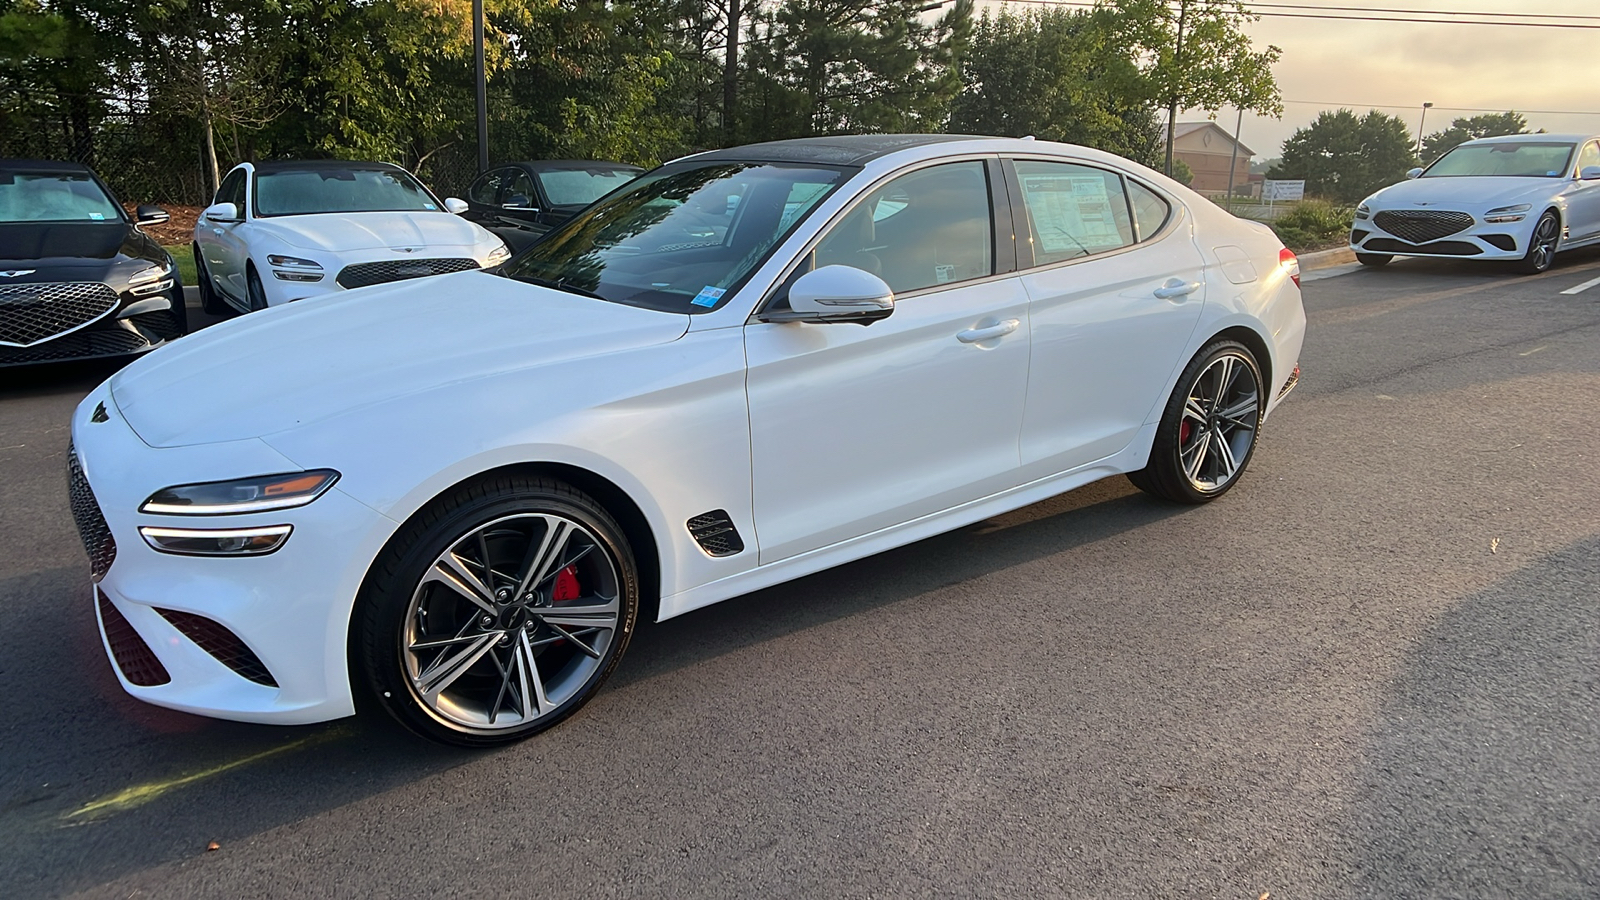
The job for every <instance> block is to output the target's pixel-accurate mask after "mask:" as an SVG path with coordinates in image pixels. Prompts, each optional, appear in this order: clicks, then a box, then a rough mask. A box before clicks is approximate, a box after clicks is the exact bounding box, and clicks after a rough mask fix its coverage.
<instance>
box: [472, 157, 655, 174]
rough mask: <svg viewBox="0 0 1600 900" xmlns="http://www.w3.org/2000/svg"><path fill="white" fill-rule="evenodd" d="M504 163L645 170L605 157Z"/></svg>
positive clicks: (562, 167)
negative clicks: (611, 160) (605, 158)
mask: <svg viewBox="0 0 1600 900" xmlns="http://www.w3.org/2000/svg"><path fill="white" fill-rule="evenodd" d="M502 165H507V166H524V167H526V168H529V169H623V170H627V171H630V172H643V171H644V169H641V168H640V167H638V166H634V165H629V164H628V163H619V162H610V161H608V160H604V159H524V160H519V161H517V162H508V163H503V164H502ZM492 168H499V167H498V166H495V167H492Z"/></svg>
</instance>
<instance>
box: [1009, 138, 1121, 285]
mask: <svg viewBox="0 0 1600 900" xmlns="http://www.w3.org/2000/svg"><path fill="white" fill-rule="evenodd" d="M1016 168H1017V180H1018V181H1019V182H1020V183H1021V186H1022V202H1023V205H1024V206H1025V207H1026V208H1027V210H1028V224H1029V227H1030V229H1031V231H1032V234H1031V236H1030V237H1031V240H1032V242H1033V256H1034V262H1035V264H1037V265H1048V264H1050V263H1057V262H1063V261H1066V260H1069V259H1078V258H1079V257H1084V256H1092V255H1094V254H1096V253H1105V252H1107V251H1109V250H1117V249H1120V248H1122V247H1126V246H1128V245H1130V244H1132V243H1133V241H1134V238H1133V224H1132V222H1131V221H1130V220H1129V216H1128V200H1127V197H1126V196H1125V195H1124V194H1123V191H1122V178H1121V177H1120V176H1118V175H1116V174H1115V173H1113V172H1107V171H1106V170H1104V169H1095V168H1091V167H1089V166H1080V165H1075V164H1073V163H1052V162H1038V161H1036V160H1017V162H1016Z"/></svg>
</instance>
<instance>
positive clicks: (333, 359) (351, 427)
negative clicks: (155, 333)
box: [69, 135, 1305, 745]
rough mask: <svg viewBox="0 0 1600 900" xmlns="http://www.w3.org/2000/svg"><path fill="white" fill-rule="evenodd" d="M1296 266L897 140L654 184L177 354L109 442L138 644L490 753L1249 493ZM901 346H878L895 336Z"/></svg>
mask: <svg viewBox="0 0 1600 900" xmlns="http://www.w3.org/2000/svg"><path fill="white" fill-rule="evenodd" d="M1298 275H1299V270H1298V264H1297V263H1296V261H1295V258H1294V256H1293V254H1291V253H1289V252H1288V251H1287V250H1285V249H1284V248H1283V245H1282V244H1280V243H1279V242H1278V240H1277V239H1276V238H1275V237H1274V236H1273V234H1272V232H1270V231H1269V230H1267V229H1266V227H1265V226H1262V225H1259V224H1255V223H1251V222H1246V221H1243V220H1240V219H1236V218H1234V217H1233V216H1230V215H1228V214H1227V213H1225V212H1223V211H1222V210H1221V209H1219V208H1218V207H1217V206H1216V205H1215V204H1212V203H1211V202H1209V201H1207V200H1205V199H1203V198H1201V197H1199V196H1198V195H1196V194H1194V193H1192V192H1191V191H1189V190H1188V189H1187V188H1184V187H1183V186H1181V185H1179V184H1177V183H1176V182H1173V181H1171V180H1169V179H1167V178H1164V177H1162V176H1160V175H1158V174H1156V173H1154V172H1152V171H1150V170H1148V169H1145V168H1143V167H1141V166H1138V165H1135V164H1133V163H1129V162H1127V161H1126V160H1123V159H1120V158H1118V157H1115V156H1111V155H1108V154H1105V153H1101V152H1098V151H1094V150H1087V149H1083V148H1080V147H1072V146H1067V145H1062V144H1049V143H1045V142H1042V141H1040V142H1034V141H1027V140H1013V139H998V138H972V137H956V136H921V135H877V136H859V137H835V138H815V139H806V140H796V141H783V142H777V143H772V144H760V145H754V146H749V147H738V148H733V149H727V150H718V151H714V152H710V153H704V154H700V155H697V156H693V157H688V158H686V159H681V160H678V161H676V162H673V163H669V164H668V165H665V166H662V167H661V168H659V169H656V170H655V171H653V172H649V173H646V174H645V175H642V176H640V177H639V178H638V180H636V181H634V182H632V183H630V184H629V185H627V186H625V187H623V188H619V189H618V190H617V191H615V192H613V193H612V194H610V195H608V196H607V197H606V198H604V199H602V200H600V201H599V202H597V203H596V204H595V205H593V206H591V207H589V208H587V209H586V210H584V211H583V212H582V213H580V214H579V215H578V216H576V217H575V218H573V219H572V220H570V221H569V222H567V223H566V224H564V225H561V226H559V227H557V228H556V229H555V230H554V231H552V232H551V234H550V235H549V237H547V238H546V239H545V240H543V241H541V242H539V243H538V244H536V245H534V246H533V247H531V248H529V249H528V250H526V251H524V252H523V253H522V254H520V255H519V256H517V257H516V258H515V259H514V260H512V261H511V262H510V263H508V264H506V265H503V266H501V267H499V269H497V270H495V271H492V272H461V273H457V274H454V275H445V276H441V277H438V278H427V279H421V280H417V281H409V282H405V283H402V284H393V285H387V286H384V287H379V288H372V289H370V290H362V291H353V292H351V293H349V294H345V295H340V296H332V297H327V298H324V299H322V300H319V301H318V302H316V303H305V304H291V305H288V306H284V307H275V308H272V309H268V310H266V311H265V312H261V313H256V314H254V315H250V316H245V317H243V318H238V319H233V320H230V321H227V322H223V323H221V324H219V325H216V326H213V327H211V328H208V329H206V330H204V331H202V332H200V333H198V334H196V335H194V336H192V337H188V338H185V339H184V340H182V341H180V342H178V343H176V344H174V345H172V346H170V347H165V348H162V349H159V350H156V351H155V352H153V353H151V354H150V355H149V356H147V357H145V358H143V359H140V360H139V361H137V362H135V363H133V364H132V365H130V366H128V367H127V368H125V369H123V370H122V371H121V372H119V373H118V374H116V375H115V376H113V377H112V378H111V380H110V381H108V382H106V383H105V384H103V385H101V386H100V387H98V388H96V389H95V390H94V391H93V392H92V393H90V394H89V396H88V397H87V399H85V400H84V401H83V404H82V405H81V406H80V407H79V409H78V410H77V412H76V414H75V415H74V417H73V421H72V440H73V445H74V449H73V450H72V452H71V453H70V454H69V459H70V463H69V465H70V477H71V487H72V503H73V510H74V513H75V516H76V518H77V521H78V525H79V528H80V530H81V532H82V536H83V539H84V542H85V545H86V546H87V548H88V550H89V556H90V560H91V574H92V577H93V580H94V583H95V587H94V597H95V602H96V604H97V609H98V612H99V621H100V624H101V628H102V631H103V635H104V638H105V645H106V649H107V651H108V652H109V654H110V656H111V658H112V660H113V661H114V663H115V668H116V670H117V673H118V677H119V678H120V679H121V681H122V684H123V686H124V687H125V688H126V689H127V690H128V691H129V692H130V693H131V694H133V695H134V696H135V697H138V698H139V699H141V700H146V701H149V702H151V703H156V704H160V705H163V706H169V707H172V708H174V709H181V710H187V711H190V712H195V713H201V714H204V715H211V716H221V717H225V718H230V719H239V720H244V721H252V722H281V723H299V722H315V721H320V720H324V719H331V718H334V717H338V716H344V715H349V714H350V713H352V712H353V711H354V709H355V703H356V700H355V698H356V696H357V694H358V693H359V694H360V695H362V696H364V697H370V698H372V701H373V702H374V703H376V704H377V705H381V706H383V707H384V708H385V709H387V710H388V711H389V712H390V713H391V714H393V715H394V716H395V717H396V718H398V719H399V720H400V721H401V722H403V723H404V724H405V725H407V726H408V727H410V728H412V729H414V730H415V731H417V732H419V733H421V734H424V735H427V736H429V737H432V738H434V739H437V740H441V741H447V742H453V743H459V744H468V745H471V744H491V743H496V742H501V741H507V740H513V739H516V738H521V737H525V736H527V735H529V734H531V733H533V732H536V731H539V730H540V729H543V728H546V727H549V726H550V725H552V724H554V723H556V722H558V721H560V720H561V719H562V718H564V717H565V716H567V715H568V714H570V713H571V712H572V711H573V710H575V709H576V708H578V707H579V706H581V705H582V704H583V703H584V702H585V701H586V700H587V699H588V698H589V697H591V696H593V695H594V693H595V691H596V689H597V688H598V686H599V685H600V684H601V683H602V682H603V681H604V680H605V678H606V676H607V675H608V674H609V673H610V672H611V671H612V669H613V668H614V667H615V666H616V664H617V660H618V658H619V656H620V655H621V654H622V652H623V650H624V649H625V648H626V647H627V644H628V640H629V637H630V636H631V634H632V632H633V628H634V623H635V617H636V616H637V615H639V614H640V611H641V610H646V611H648V612H650V613H653V614H658V615H659V617H660V618H667V617H671V616H676V615H679V614H682V613H686V612H688V611H690V610H693V609H696V608H699V607H702V606H705V605H707V604H709V603H714V602H716V601H718V600H723V599H725V598H728V597H733V596H736V595H739V594H744V593H746V592H749V591H753V590H756V589H758V588H762V587H766V586H768V585H772V584H777V583H779V582H783V581H788V580H790V579H794V578H798V577H800V576H802V575H806V574H807V573H810V572H816V571H818V570H820V569H824V568H827V567H830V566H836V565H839V564H840V563H844V562H847V561H849V560H853V559H857V558H859V557H863V556H867V555H869V554H873V553H877V552H880V551H882V550H885V549H888V548H890V547H894V546H897V545H900V544H905V543H908V542H910V541H915V540H919V539H921V538H925V537H928V536H930V535H934V534H938V533H940V532H944V531H948V530H950V529H952V528H957V527H960V526H962V525H965V524H968V523H971V522H975V521H979V520H981V519H984V518H987V517H990V516H994V515H996V514H999V513H1002V512H1005V511H1007V510H1011V509H1015V508H1017V507H1020V506H1024V505H1026V504H1030V503H1034V502H1037V501H1039V500H1042V499H1044V498H1046V497H1050V496H1052V495H1055V494H1059V493H1061V492H1063V491H1067V490H1071V489H1072V488H1075V487H1078V486H1079V485H1082V484H1085V483H1087V482H1090V481H1094V480H1096V479H1100V478H1105V477H1107V476H1111V475H1116V474H1120V473H1127V474H1128V475H1129V476H1130V477H1131V478H1132V480H1133V482H1134V483H1135V484H1137V485H1138V486H1139V487H1141V488H1143V489H1145V490H1146V491H1149V492H1150V493H1152V494H1155V495H1158V496H1160V497H1164V498H1168V499H1170V500H1174V501H1178V502H1184V503H1201V502H1205V501H1208V500H1212V499H1214V498H1216V497H1218V496H1220V495H1222V494H1223V493H1225V492H1226V491H1227V490H1228V489H1229V488H1231V487H1232V486H1233V485H1234V484H1236V483H1237V482H1238V480H1239V478H1240V476H1241V474H1242V473H1243V472H1244V471H1245V467H1246V466H1247V465H1248V463H1249V462H1250V457H1251V453H1252V452H1253V451H1254V448H1255V446H1256V435H1257V433H1258V430H1259V428H1260V427H1261V424H1262V422H1263V420H1265V418H1266V417H1267V414H1268V413H1269V412H1271V411H1272V409H1273V408H1274V407H1275V406H1276V405H1277V403H1278V401H1279V400H1281V399H1282V397H1283V396H1284V395H1285V394H1286V393H1287V392H1288V391H1289V389H1290V388H1291V387H1292V386H1293V385H1294V384H1295V383H1296V381H1297V379H1298V377H1299V367H1298V365H1297V361H1298V358H1299V353H1300V344H1301V340H1302V338H1303V336H1304V333H1305V313H1304V310H1303V309H1302V308H1301V303H1300V289H1299V284H1298ZM863 326H865V327H863Z"/></svg>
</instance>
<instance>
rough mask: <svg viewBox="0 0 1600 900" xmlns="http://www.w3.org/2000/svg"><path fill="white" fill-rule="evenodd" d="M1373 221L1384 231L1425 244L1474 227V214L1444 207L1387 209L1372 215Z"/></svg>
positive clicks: (1414, 242) (1412, 241)
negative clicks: (1406, 209)
mask: <svg viewBox="0 0 1600 900" xmlns="http://www.w3.org/2000/svg"><path fill="white" fill-rule="evenodd" d="M1372 223H1373V224H1374V225H1377V226H1378V227H1379V228H1382V229H1383V230H1384V231H1387V232H1389V233H1390V234H1392V235H1394V236H1395V237H1398V238H1400V239H1402V240H1407V241H1410V242H1411V243H1413V244H1423V243H1427V242H1428V241H1437V240H1438V239H1439V238H1442V237H1449V236H1450V235H1452V234H1455V233H1456V232H1458V231H1466V230H1467V229H1468V228H1471V227H1472V216H1470V215H1468V214H1466V213H1464V212H1452V211H1450V210H1443V209H1418V210H1409V211H1407V212H1396V211H1394V210H1389V209H1386V210H1384V211H1383V212H1381V213H1378V214H1377V215H1375V216H1373V217H1372Z"/></svg>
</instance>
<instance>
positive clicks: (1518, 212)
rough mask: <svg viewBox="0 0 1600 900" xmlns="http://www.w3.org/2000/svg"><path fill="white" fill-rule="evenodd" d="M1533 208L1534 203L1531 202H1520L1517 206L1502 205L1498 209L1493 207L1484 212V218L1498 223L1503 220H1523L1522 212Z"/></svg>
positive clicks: (1486, 220)
mask: <svg viewBox="0 0 1600 900" xmlns="http://www.w3.org/2000/svg"><path fill="white" fill-rule="evenodd" d="M1532 208H1533V204H1531V203H1518V204H1517V205H1516V206H1501V207H1499V208H1497V209H1491V210H1489V211H1488V212H1486V213H1484V214H1483V220H1484V221H1485V222H1493V223H1495V224H1497V225H1498V224H1500V223H1502V222H1521V221H1522V219H1523V215H1522V214H1523V213H1526V212H1527V211H1528V210H1530V209H1532Z"/></svg>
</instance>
